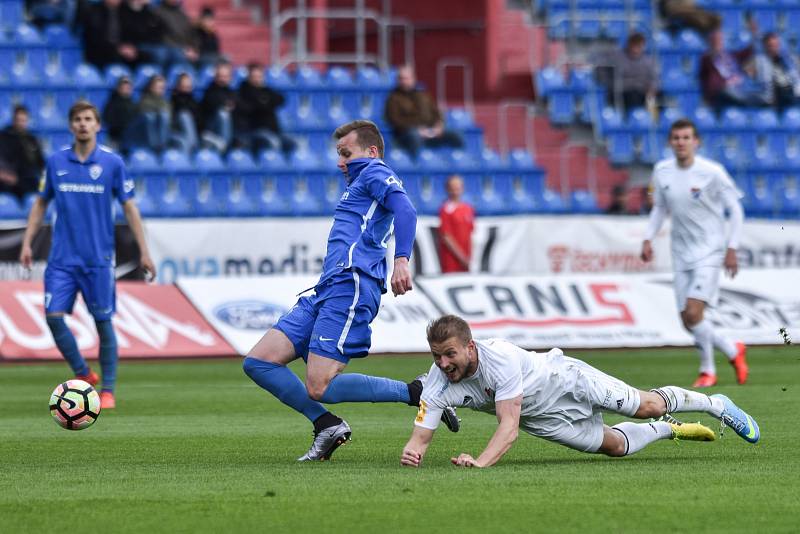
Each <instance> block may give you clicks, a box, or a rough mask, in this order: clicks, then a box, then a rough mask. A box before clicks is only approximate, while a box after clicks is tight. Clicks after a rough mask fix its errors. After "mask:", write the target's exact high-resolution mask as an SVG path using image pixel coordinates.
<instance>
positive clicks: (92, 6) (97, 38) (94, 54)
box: [77, 0, 139, 69]
mask: <svg viewBox="0 0 800 534" xmlns="http://www.w3.org/2000/svg"><path fill="white" fill-rule="evenodd" d="M121 1H122V0H103V1H102V2H98V3H94V2H85V1H82V2H81V4H80V7H79V9H78V12H79V13H80V14H79V16H78V18H79V20H78V24H77V25H78V26H79V27H80V28H81V33H82V35H83V56H84V57H85V58H86V61H87V62H89V63H91V64H92V65H95V66H96V67H98V68H101V69H102V68H103V67H105V66H106V65H110V64H111V63H127V64H128V65H133V64H134V63H136V60H137V59H138V57H139V52H138V50H137V49H136V47H135V46H134V45H133V44H132V43H130V42H125V41H124V40H123V33H124V32H123V30H122V8H121V6H120V4H121Z"/></svg>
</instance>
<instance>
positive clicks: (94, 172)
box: [89, 165, 103, 180]
mask: <svg viewBox="0 0 800 534" xmlns="http://www.w3.org/2000/svg"><path fill="white" fill-rule="evenodd" d="M101 174H103V167H101V166H100V165H92V166H91V167H89V177H90V178H91V179H92V180H97V179H98V178H100V175H101Z"/></svg>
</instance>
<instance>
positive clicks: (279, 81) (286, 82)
mask: <svg viewBox="0 0 800 534" xmlns="http://www.w3.org/2000/svg"><path fill="white" fill-rule="evenodd" d="M264 77H265V78H266V80H265V81H266V84H267V85H268V86H269V87H272V88H273V89H275V90H276V91H287V90H289V89H291V88H292V87H293V86H294V83H293V82H292V78H291V76H289V73H288V72H286V71H285V70H283V69H279V68H278V67H270V68H269V69H267V71H266V72H265V73H264Z"/></svg>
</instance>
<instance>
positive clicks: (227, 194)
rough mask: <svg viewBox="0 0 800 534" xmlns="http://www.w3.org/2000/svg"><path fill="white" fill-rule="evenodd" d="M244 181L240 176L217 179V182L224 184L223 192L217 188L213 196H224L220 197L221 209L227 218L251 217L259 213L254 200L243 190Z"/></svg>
mask: <svg viewBox="0 0 800 534" xmlns="http://www.w3.org/2000/svg"><path fill="white" fill-rule="evenodd" d="M246 179H247V178H245V177H240V176H236V177H228V178H219V179H217V181H219V182H225V187H224V190H223V189H222V188H219V189H217V190H216V193H215V194H217V195H220V194H224V196H223V197H221V201H222V209H223V213H224V214H225V215H227V216H228V217H252V216H254V215H258V214H259V212H260V208H259V205H258V203H257V202H256V199H255V198H253V197H251V196H250V195H248V192H247V190H245V187H244V182H245V180H246ZM220 185H222V184H220Z"/></svg>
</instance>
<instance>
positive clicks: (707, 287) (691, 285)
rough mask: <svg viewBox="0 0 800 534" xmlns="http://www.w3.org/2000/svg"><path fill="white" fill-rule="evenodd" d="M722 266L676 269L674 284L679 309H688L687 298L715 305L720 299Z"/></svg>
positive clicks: (711, 305)
mask: <svg viewBox="0 0 800 534" xmlns="http://www.w3.org/2000/svg"><path fill="white" fill-rule="evenodd" d="M720 271H722V269H721V268H720V267H712V266H706V267H698V268H696V269H692V270H691V271H675V276H674V278H673V279H672V285H673V286H674V287H675V303H676V304H677V305H678V310H679V311H683V310H684V309H686V300H687V299H697V300H702V301H703V302H705V303H706V304H707V305H708V306H710V307H712V308H713V307H714V306H716V305H717V300H718V299H719V277H720V274H721V272H720Z"/></svg>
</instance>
